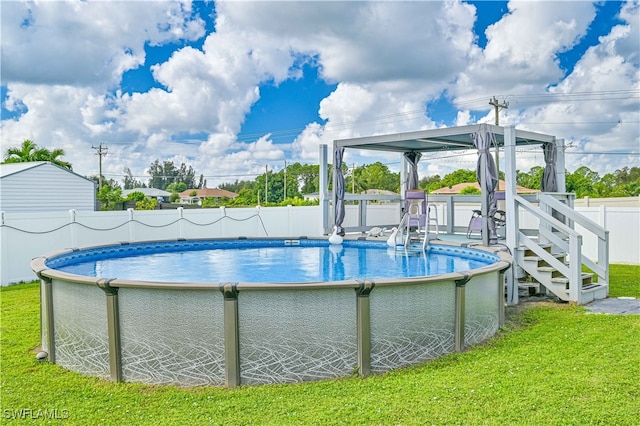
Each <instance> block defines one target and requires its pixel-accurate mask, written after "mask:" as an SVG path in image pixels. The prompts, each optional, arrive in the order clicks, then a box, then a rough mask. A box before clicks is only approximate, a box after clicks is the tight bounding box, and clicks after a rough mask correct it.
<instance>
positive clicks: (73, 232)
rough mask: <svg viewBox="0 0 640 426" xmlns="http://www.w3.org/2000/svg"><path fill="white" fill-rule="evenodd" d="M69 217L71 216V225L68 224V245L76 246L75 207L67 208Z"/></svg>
mask: <svg viewBox="0 0 640 426" xmlns="http://www.w3.org/2000/svg"><path fill="white" fill-rule="evenodd" d="M69 217H70V218H71V225H70V226H69V238H70V241H69V247H78V232H77V230H76V211H75V209H71V210H69Z"/></svg>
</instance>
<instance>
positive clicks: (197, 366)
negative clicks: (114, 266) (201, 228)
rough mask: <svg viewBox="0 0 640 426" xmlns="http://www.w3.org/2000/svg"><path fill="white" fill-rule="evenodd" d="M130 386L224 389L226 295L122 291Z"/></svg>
mask: <svg viewBox="0 0 640 426" xmlns="http://www.w3.org/2000/svg"><path fill="white" fill-rule="evenodd" d="M118 297H119V305H120V333H121V345H122V374H123V378H124V379H125V380H126V381H131V382H142V383H155V384H174V385H182V386H185V385H186V386H199V385H217V386H221V385H224V330H223V325H224V324H223V304H222V294H221V293H220V291H218V289H217V288H212V289H211V290H207V291H204V290H202V291H198V290H192V291H180V290H159V289H138V288H123V289H120V291H119V292H118Z"/></svg>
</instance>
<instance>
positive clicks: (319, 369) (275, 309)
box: [238, 289, 357, 384]
mask: <svg viewBox="0 0 640 426" xmlns="http://www.w3.org/2000/svg"><path fill="white" fill-rule="evenodd" d="M238 305H239V321H240V377H241V382H242V383H243V384H265V383H288V382H301V381H309V380H319V379H327V378H334V377H340V376H346V375H349V374H350V373H351V372H353V371H354V368H355V366H356V363H357V360H356V353H357V342H356V315H355V312H356V308H355V305H356V293H355V291H354V290H353V289H323V290H283V291H273V292H266V291H240V293H239V296H238Z"/></svg>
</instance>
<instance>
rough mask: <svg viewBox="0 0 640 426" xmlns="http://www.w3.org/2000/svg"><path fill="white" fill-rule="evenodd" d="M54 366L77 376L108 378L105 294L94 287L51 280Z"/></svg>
mask: <svg viewBox="0 0 640 426" xmlns="http://www.w3.org/2000/svg"><path fill="white" fill-rule="evenodd" d="M52 287H53V317H54V327H53V329H54V333H55V351H56V352H55V359H56V363H57V364H59V365H61V366H63V367H65V368H68V369H69V370H72V371H75V372H77V373H80V374H86V375H92V376H98V377H100V378H103V379H108V378H109V374H110V373H109V340H108V336H107V321H106V318H107V307H106V306H107V305H106V299H105V294H104V292H103V291H102V290H100V288H98V287H97V286H90V285H84V284H80V285H79V284H74V283H68V282H65V281H61V280H55V279H54V280H53V285H52Z"/></svg>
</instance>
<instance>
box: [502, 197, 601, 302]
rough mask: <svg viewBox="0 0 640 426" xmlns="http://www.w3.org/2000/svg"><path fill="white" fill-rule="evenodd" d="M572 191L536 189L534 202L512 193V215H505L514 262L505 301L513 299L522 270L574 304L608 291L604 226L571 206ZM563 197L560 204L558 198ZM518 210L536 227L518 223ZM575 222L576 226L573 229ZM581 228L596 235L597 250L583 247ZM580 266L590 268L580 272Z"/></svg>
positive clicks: (557, 295)
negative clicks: (508, 218) (532, 219)
mask: <svg viewBox="0 0 640 426" xmlns="http://www.w3.org/2000/svg"><path fill="white" fill-rule="evenodd" d="M574 197H575V195H574V194H557V193H538V194H537V200H538V205H537V206H536V205H533V204H532V203H530V202H529V201H527V200H525V199H524V198H522V197H521V196H519V195H517V194H516V195H514V196H513V204H512V208H511V209H510V210H511V211H513V212H514V214H512V217H513V219H511V221H507V227H508V232H507V246H508V247H510V248H511V250H512V253H513V256H514V263H515V265H516V266H517V268H516V270H514V272H513V275H512V276H511V277H510V278H509V284H510V286H508V288H507V290H508V291H507V296H508V302H509V303H517V300H518V294H517V293H518V291H517V287H518V282H517V279H518V278H521V277H522V276H523V275H525V276H526V275H528V276H529V277H531V278H533V279H534V280H536V281H537V282H538V283H539V284H540V285H541V288H544V289H546V290H548V291H549V292H551V293H553V294H554V295H555V296H556V297H558V298H559V299H560V300H564V301H568V302H574V303H577V304H585V303H589V302H591V301H593V300H596V299H604V298H606V297H607V295H608V294H609V231H607V230H606V229H604V228H603V227H602V226H600V225H598V224H597V223H595V222H593V221H592V220H590V219H588V218H587V217H585V216H584V215H582V214H580V213H578V212H576V211H575V210H573V201H572V200H573V198H574ZM561 199H564V200H565V202H566V204H565V203H563V202H561V201H560V200H561ZM520 212H527V213H529V214H531V215H532V216H535V217H536V218H538V220H539V226H538V227H537V229H523V228H521V227H520V226H519V215H520ZM576 225H579V226H580V231H579V232H578V231H577V230H576ZM583 234H584V235H586V236H587V237H589V238H594V237H595V238H597V240H598V244H597V253H595V255H594V253H591V254H589V255H588V254H587V253H584V252H583V244H582V240H583ZM585 267H586V268H587V269H588V270H589V271H592V272H593V273H585V272H584V269H585Z"/></svg>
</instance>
